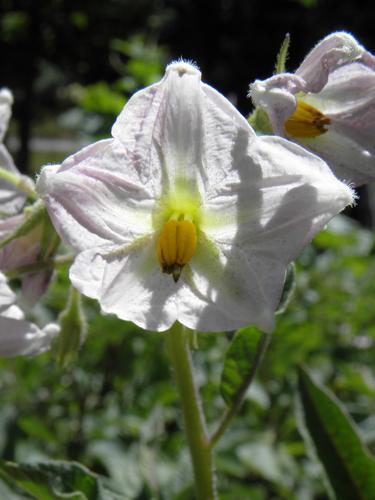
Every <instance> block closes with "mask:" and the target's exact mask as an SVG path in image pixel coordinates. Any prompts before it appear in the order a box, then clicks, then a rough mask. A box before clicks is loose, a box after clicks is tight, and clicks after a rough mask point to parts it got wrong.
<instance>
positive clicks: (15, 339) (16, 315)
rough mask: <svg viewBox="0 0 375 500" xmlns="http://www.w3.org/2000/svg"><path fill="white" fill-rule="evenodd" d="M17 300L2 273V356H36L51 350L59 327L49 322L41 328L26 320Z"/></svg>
mask: <svg viewBox="0 0 375 500" xmlns="http://www.w3.org/2000/svg"><path fill="white" fill-rule="evenodd" d="M15 301H16V295H15V294H14V293H13V292H12V290H11V289H10V288H9V286H8V284H7V282H6V278H5V276H4V275H3V274H2V273H0V356H4V357H11V356H35V355H37V354H41V353H42V352H45V351H47V350H49V349H50V347H51V342H52V340H53V339H54V337H55V336H56V335H57V334H58V332H59V327H58V326H57V325H54V324H48V325H47V326H45V327H44V328H43V329H40V328H39V327H38V326H37V325H35V324H34V323H31V322H29V321H25V320H24V319H23V317H24V316H23V313H22V311H21V309H20V308H19V307H18V306H17V305H16V304H15Z"/></svg>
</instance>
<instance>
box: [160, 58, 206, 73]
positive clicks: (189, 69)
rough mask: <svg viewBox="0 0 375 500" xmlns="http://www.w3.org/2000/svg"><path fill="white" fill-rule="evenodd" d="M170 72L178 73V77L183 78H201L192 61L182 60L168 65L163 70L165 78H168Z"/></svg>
mask: <svg viewBox="0 0 375 500" xmlns="http://www.w3.org/2000/svg"><path fill="white" fill-rule="evenodd" d="M171 72H175V73H178V75H179V76H183V75H185V74H188V75H199V76H201V72H200V71H199V69H198V66H197V65H196V64H195V63H193V62H192V61H184V60H183V59H180V60H178V61H173V62H171V63H170V64H168V66H167V68H166V70H165V74H166V76H168V75H169V74H170V73H171Z"/></svg>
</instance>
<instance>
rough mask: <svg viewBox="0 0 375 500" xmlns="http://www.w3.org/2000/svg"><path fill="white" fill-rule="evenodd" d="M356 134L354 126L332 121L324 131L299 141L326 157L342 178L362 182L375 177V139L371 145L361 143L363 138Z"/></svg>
mask: <svg viewBox="0 0 375 500" xmlns="http://www.w3.org/2000/svg"><path fill="white" fill-rule="evenodd" d="M353 135H354V133H353V131H352V130H347V129H346V128H344V127H340V126H339V125H335V124H332V125H331V126H330V129H329V130H328V132H326V133H325V134H323V135H321V136H319V137H316V138H310V139H309V138H304V139H301V140H300V143H301V144H302V145H304V146H305V147H306V148H308V149H310V150H311V151H312V152H315V153H316V154H318V155H319V156H321V157H322V158H324V160H325V161H326V162H327V163H328V164H329V165H330V167H331V168H332V170H333V172H334V173H335V174H336V175H337V176H338V177H339V178H340V179H343V180H344V181H345V182H347V183H350V184H351V185H355V186H360V185H361V184H365V183H368V182H370V181H372V180H375V163H374V162H375V148H374V145H373V144H372V143H369V144H368V146H369V148H366V147H365V146H362V145H361V142H363V138H362V137H357V138H352V137H351V136H353Z"/></svg>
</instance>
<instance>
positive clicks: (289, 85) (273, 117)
mask: <svg viewBox="0 0 375 500" xmlns="http://www.w3.org/2000/svg"><path fill="white" fill-rule="evenodd" d="M304 89H305V81H304V80H302V79H301V78H299V77H298V76H296V75H294V74H291V73H283V74H280V75H274V76H271V77H270V78H268V79H267V80H263V81H261V80H255V82H254V83H252V84H251V85H250V92H249V96H250V97H251V99H252V101H253V104H254V106H256V107H261V108H262V109H264V110H265V111H266V112H267V114H268V116H269V119H270V122H271V125H272V129H273V131H274V133H275V134H277V135H280V136H281V137H283V136H285V130H284V124H285V121H286V120H287V119H288V118H289V117H290V116H291V115H292V114H293V113H294V111H295V110H296V106H297V100H296V97H295V94H297V93H298V92H302V91H303V90H304Z"/></svg>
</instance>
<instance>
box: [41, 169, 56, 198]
mask: <svg viewBox="0 0 375 500" xmlns="http://www.w3.org/2000/svg"><path fill="white" fill-rule="evenodd" d="M59 166H60V165H46V166H44V167H43V168H42V170H41V172H40V175H39V177H38V178H37V181H36V186H35V189H36V192H37V193H38V194H39V196H40V197H41V198H43V197H44V196H45V195H47V194H48V193H50V192H52V189H51V185H50V184H51V182H50V179H49V174H51V173H56V172H57V170H58V167H59Z"/></svg>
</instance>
